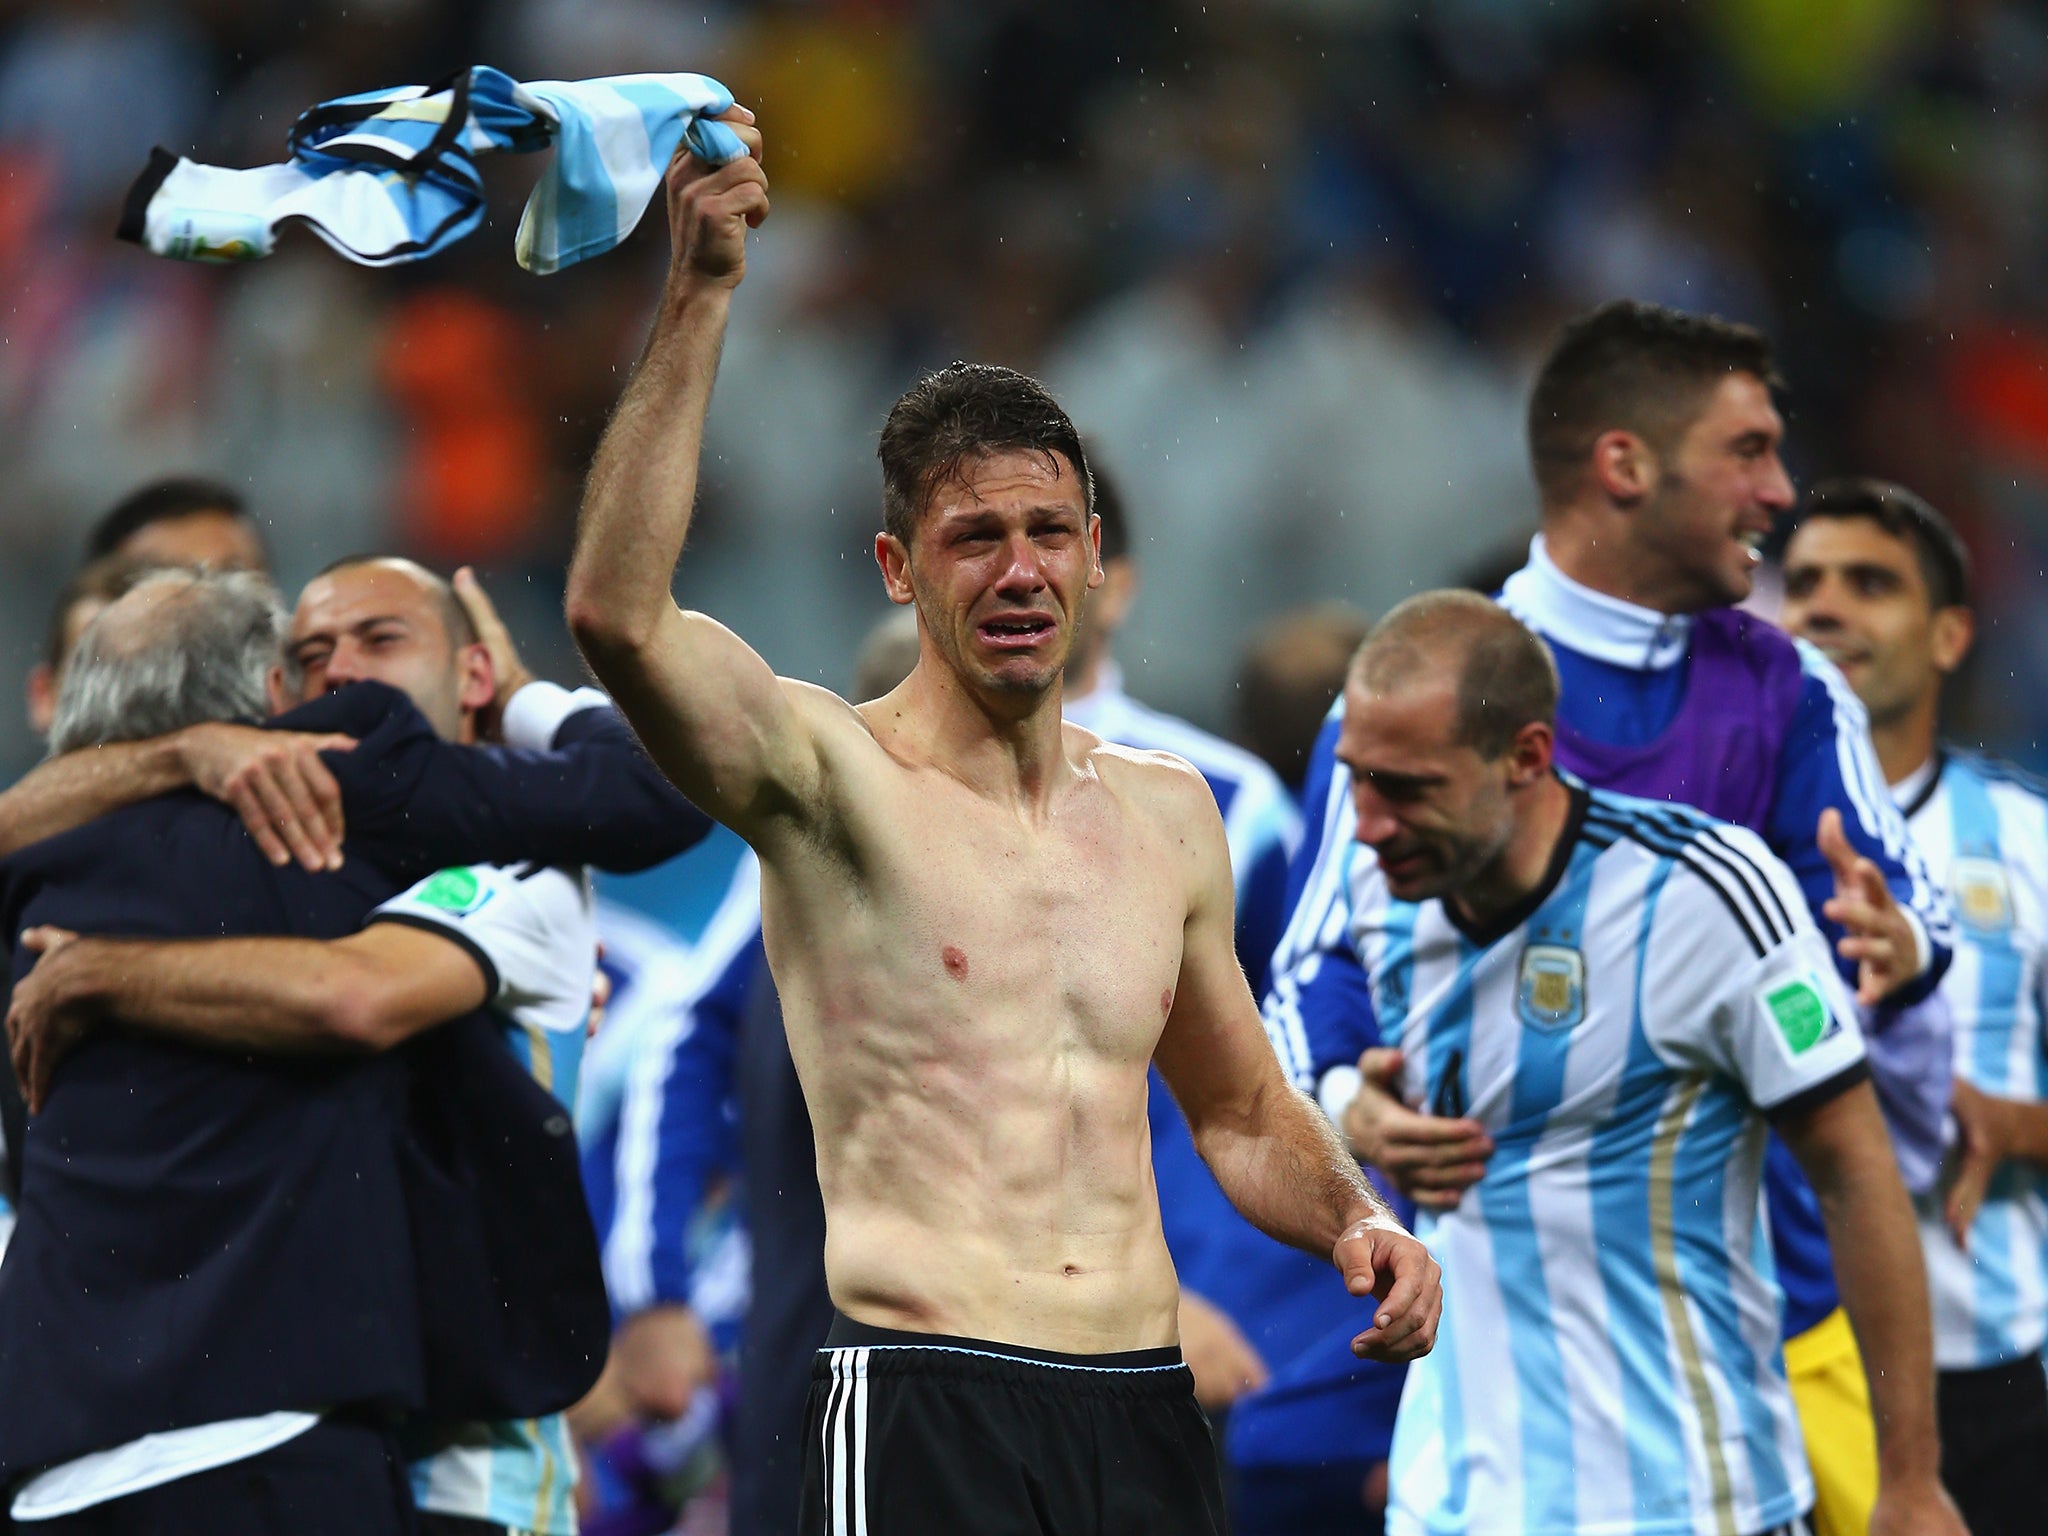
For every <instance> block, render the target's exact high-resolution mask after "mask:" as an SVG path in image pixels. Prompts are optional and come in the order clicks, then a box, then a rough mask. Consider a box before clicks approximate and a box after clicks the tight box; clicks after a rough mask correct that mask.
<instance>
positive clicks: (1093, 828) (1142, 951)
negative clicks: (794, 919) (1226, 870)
mask: <svg viewBox="0 0 2048 1536" xmlns="http://www.w3.org/2000/svg"><path fill="white" fill-rule="evenodd" d="M961 798H964V797H960V796H954V795H948V794H944V793H939V794H928V795H925V796H923V797H916V796H912V797H907V798H906V800H905V802H903V803H902V804H900V805H899V806H897V807H896V808H895V809H896V812H897V814H896V815H895V816H894V817H893V818H892V821H893V825H890V826H888V827H883V828H877V829H874V830H875V831H876V832H877V834H878V835H877V836H876V837H875V839H874V841H873V843H872V844H871V845H870V847H869V849H868V851H867V856H866V857H865V858H864V860H863V864H864V866H865V871H864V872H865V878H864V880H863V881H862V885H863V886H864V888H865V889H864V893H863V905H864V906H865V908H866V912H865V923H864V926H866V927H867V928H868V929H869V930H870V933H871V934H872V937H873V938H874V940H875V941H876V942H877V945H878V946H879V947H880V948H881V949H883V950H884V951H885V953H886V959H884V961H883V963H884V965H885V966H886V968H887V969H888V970H889V971H891V972H893V973H895V975H896V977H897V979H898V980H899V981H900V982H902V983H904V984H906V985H907V986H909V987H911V988H913V989H916V990H919V991H923V990H926V989H931V988H936V989H939V995H940V996H942V997H943V996H950V997H952V998H954V999H955V1000H957V1002H958V1003H959V1004H961V1005H962V1006H964V1007H966V1008H968V1009H970V1010H974V1009H979V1010H1002V1011H1009V1010H1011V1009H1013V1008H1015V1009H1020V1010H1026V1011H1029V1012H1032V1013H1036V1014H1041V1015H1042V1014H1046V1013H1051V1014H1057V1015H1061V1016H1065V1017H1067V1018H1070V1019H1073V1020H1076V1021H1093V1022H1094V1023H1095V1024H1096V1025H1099V1026H1101V1027H1105V1028H1109V1029H1111V1030H1112V1031H1113V1032H1116V1033H1121V1032H1122V1030H1123V1029H1124V1028H1125V1027H1132V1028H1136V1029H1138V1030H1140V1031H1141V1032H1143V1031H1146V1030H1152V1029H1156V1027H1157V1025H1158V1023H1159V1022H1160V1021H1161V1020H1162V1019H1163V1017H1164V1013H1163V1010H1164V1008H1165V1007H1167V1006H1170V1002H1171V997H1172V991H1173V987H1174V984H1175V982H1176V980H1177V978H1178V976H1179V971H1180V956H1181V942H1182V930H1183V927H1184V924H1185V920H1186V914H1187V890H1186V875H1185V873H1184V866H1183V863H1182V860H1181V858H1180V857H1177V855H1179V854H1180V853H1181V850H1180V849H1179V848H1178V847H1177V845H1175V844H1173V843H1172V842H1171V841H1170V840H1167V839H1163V838H1161V837H1160V836H1159V835H1158V834H1157V832H1156V831H1154V829H1153V828H1152V827H1151V826H1150V825H1148V824H1147V823H1145V822H1144V821H1143V820H1142V819H1139V818H1136V817H1133V816H1132V815H1130V814H1129V813H1128V812H1125V811H1123V810H1121V809H1120V808H1119V807H1117V806H1116V804H1115V803H1114V802H1113V801H1110V800H1109V798H1108V797H1107V796H1103V797H1101V802H1102V803H1097V804H1082V805H1079V806H1075V807H1072V808H1069V809H1067V810H1066V811H1065V813H1064V814H1056V815H1054V816H1053V817H1051V818H1049V819H1048V820H1046V821H1043V822H1039V823H1025V822H1024V821H1022V820H1021V819H1020V818H1018V817H1017V816H1015V815H1014V814H1010V813H1007V812H1006V811H1002V810H993V811H992V810H990V809H988V808H986V807H985V806H983V805H981V804H979V803H970V804H966V805H962V804H959V803H958V801H959V800H960V799H961ZM878 958H881V957H878ZM934 1000H936V999H934ZM1147 1051H1148V1053H1149V1045H1148V1046H1147Z"/></svg>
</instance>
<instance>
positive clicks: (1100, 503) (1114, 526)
mask: <svg viewBox="0 0 2048 1536" xmlns="http://www.w3.org/2000/svg"><path fill="white" fill-rule="evenodd" d="M1089 474H1090V475H1091V476H1092V477H1093V479H1094V481H1095V515H1096V516H1097V517H1099V518H1101V519H1102V563H1103V564H1104V565H1107V564H1109V562H1110V561H1112V560H1121V559H1122V558H1123V557H1124V556H1125V555H1128V554H1129V553H1130V552H1131V521H1130V518H1129V516H1128V515H1127V514H1126V513H1125V511H1124V495H1123V492H1122V491H1121V490H1119V489H1118V488H1117V483H1116V478H1115V477H1114V476H1113V475H1110V474H1108V473H1106V472H1105V471H1104V469H1103V467H1102V465H1101V463H1100V462H1099V461H1098V462H1096V463H1094V464H1092V465H1091V466H1090V468H1089Z"/></svg>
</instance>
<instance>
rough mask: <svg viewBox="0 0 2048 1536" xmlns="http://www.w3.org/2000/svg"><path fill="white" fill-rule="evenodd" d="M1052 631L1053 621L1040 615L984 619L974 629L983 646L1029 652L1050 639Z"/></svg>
mask: <svg viewBox="0 0 2048 1536" xmlns="http://www.w3.org/2000/svg"><path fill="white" fill-rule="evenodd" d="M1053 630H1054V625H1053V621H1052V620H1051V619H1050V618H1048V617H1046V616H1045V615H1044V614H1042V613H1019V614H1006V615H1004V616H1003V617H1002V618H998V619H984V620H982V621H981V623H979V624H977V625H976V626H975V628H974V632H975V633H976V634H977V635H979V636H981V643H982V644H983V645H986V646H988V647H989V648H990V649H992V650H998V651H1027V650H1030V649H1031V648H1032V647H1034V646H1036V645H1038V644H1039V643H1040V642H1041V641H1044V640H1047V639H1049V638H1051V636H1052V633H1053Z"/></svg>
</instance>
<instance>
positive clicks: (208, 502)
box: [85, 475, 249, 560]
mask: <svg viewBox="0 0 2048 1536" xmlns="http://www.w3.org/2000/svg"><path fill="white" fill-rule="evenodd" d="M201 512H225V513H226V514H227V515H228V516H229V517H237V518H242V519H245V520H246V519H247V518H248V516H249V509H248V508H247V506H245V505H244V504H243V501H242V497H241V493H240V492H239V491H237V490H236V489H235V488H234V487H233V486H231V485H224V484H222V483H221V482H220V481H218V480H208V479H205V478H204V477H202V476H199V475H173V476H171V477H170V478H169V479H166V480H152V481H150V482H149V484H147V485H145V486H142V487H140V488H139V489H137V490H133V491H130V492H129V493H128V494H127V495H126V496H124V497H122V498H121V500H120V501H118V502H116V503H115V504H114V506H113V508H112V510H110V511H108V512H106V513H105V514H103V515H102V516H101V518H100V520H99V521H98V522H96V523H94V524H93V525H92V532H91V533H89V534H88V535H86V540H85V558H86V559H88V560H97V559H99V558H100V557H101V556H102V555H111V554H112V553H113V552H114V551H115V550H117V549H119V548H120V547H121V546H122V545H123V544H126V543H127V542H128V541H129V540H130V539H132V538H134V537H135V535H136V534H138V533H140V532H141V531H142V530H143V529H145V528H147V527H149V526H150V525H151V524H153V523H174V522H176V521H177V520H178V519H179V518H181V517H194V516H197V515H198V514H199V513H201Z"/></svg>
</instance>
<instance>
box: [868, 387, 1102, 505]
mask: <svg viewBox="0 0 2048 1536" xmlns="http://www.w3.org/2000/svg"><path fill="white" fill-rule="evenodd" d="M1012 449H1022V450H1023V451H1025V452H1027V453H1037V454H1042V455H1044V457H1045V458H1046V460H1047V462H1049V463H1050V462H1052V461H1053V455H1054V454H1056V453H1058V454H1063V455H1065V456H1066V460H1067V462H1068V463H1069V464H1071V465H1073V467H1074V472H1075V473H1076V474H1078V475H1079V476H1080V477H1081V498H1082V505H1083V506H1084V507H1085V508H1086V509H1087V510H1088V511H1090V512H1093V511H1094V510H1095V486H1094V478H1093V476H1091V475H1090V474H1089V472H1088V454H1087V452H1086V450H1085V449H1083V448H1082V446H1081V434H1080V433H1078V432H1076V431H1075V430H1074V424H1073V422H1072V421H1070V420H1068V419H1067V413H1066V412H1065V411H1063V410H1061V409H1060V407H1059V402H1058V401H1056V400H1054V399H1053V397H1052V396H1051V395H1050V394H1049V393H1047V391H1046V388H1045V386H1044V385H1043V384H1041V383H1039V382H1038V380H1036V379H1034V378H1032V377H1031V376H1030V375H1029V374H1024V373H1019V372H1018V371H1017V370H1016V369H1014V368H1002V367H998V366H996V365H995V364H993V363H950V364H948V365H947V366H946V367H944V368H941V369H940V370H939V371H938V372H937V373H930V374H926V375H925V376H924V377H923V378H922V379H919V380H918V381H917V383H916V384H914V385H912V386H911V388H910V389H909V390H908V391H907V392H906V393H905V394H904V396H903V398H902V399H900V400H898V401H897V402H896V404H895V405H894V406H893V407H892V408H891V409H890V411H889V419H888V420H887V421H886V422H884V423H883V424H882V441H881V446H880V448H879V450H878V451H879V453H880V456H881V460H882V526H883V527H885V528H887V529H888V530H889V532H890V533H891V534H893V535H895V537H897V538H898V539H901V540H902V541H903V542H904V543H905V544H908V543H909V542H910V538H911V535H912V534H913V533H915V532H916V530H917V523H918V519H919V518H920V517H921V516H922V515H923V513H924V509H925V503H926V501H928V500H929V499H930V497H931V493H932V492H933V490H935V489H936V488H937V487H938V486H939V485H941V484H943V483H944V482H945V481H946V480H947V479H948V478H950V477H951V476H952V475H953V474H955V473H956V472H958V470H959V468H960V465H961V463H962V461H964V460H966V459H970V458H975V457H977V456H979V455H981V454H985V453H1002V452H1005V451H1008V450H1012Z"/></svg>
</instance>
